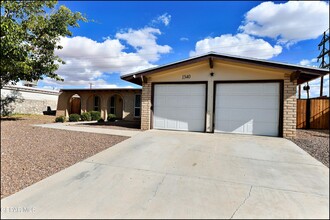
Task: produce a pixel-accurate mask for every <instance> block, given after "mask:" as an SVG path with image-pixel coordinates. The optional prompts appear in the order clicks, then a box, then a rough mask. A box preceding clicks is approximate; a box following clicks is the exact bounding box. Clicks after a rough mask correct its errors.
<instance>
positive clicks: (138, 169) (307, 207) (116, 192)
mask: <svg viewBox="0 0 330 220" xmlns="http://www.w3.org/2000/svg"><path fill="white" fill-rule="evenodd" d="M1 210H2V213H1V215H2V218H226V219H227V218H328V217H329V169H328V168H327V167H325V166H324V165H323V164H321V163H320V162H318V161H317V160H315V159H314V158H312V157H311V156H310V155H309V154H307V153H306V152H305V151H303V150H301V149H300V148H299V147H298V146H296V145H295V144H294V143H292V142H290V141H288V140H286V139H283V138H272V137H258V136H244V135H229V134H205V133H187V132H170V131H156V130H151V131H145V132H142V133H140V134H139V135H135V136H134V137H132V138H130V139H127V140H125V141H123V142H121V143H119V144H117V145H115V146H113V147H111V148H109V149H107V150H105V151H103V152H101V153H99V154H96V155H94V156H92V157H90V158H88V159H86V160H84V161H82V162H80V163H77V164H75V165H73V166H71V167H69V168H68V169H65V170H63V171H61V172H59V173H57V174H55V175H53V176H51V177H49V178H46V179H44V180H42V181H40V182H38V183H36V184H34V185H32V186H30V187H27V188H26V189H24V190H22V191H20V192H18V193H16V194H14V195H12V196H10V197H8V198H5V199H3V200H2V201H1Z"/></svg>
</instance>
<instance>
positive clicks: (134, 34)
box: [116, 27, 172, 62]
mask: <svg viewBox="0 0 330 220" xmlns="http://www.w3.org/2000/svg"><path fill="white" fill-rule="evenodd" d="M156 34H158V35H159V34H161V32H160V30H159V29H155V28H150V27H147V28H143V29H140V30H133V29H129V30H128V31H127V32H123V33H117V34H116V38H118V39H121V40H125V41H126V42H127V43H128V44H129V45H131V46H133V47H134V48H135V50H136V51H137V54H138V55H140V56H142V57H144V58H145V59H147V60H148V61H151V62H153V61H157V60H159V57H160V54H164V53H169V52H170V51H171V49H172V48H171V47H170V46H168V45H158V44H157V42H156V40H157V37H156Z"/></svg>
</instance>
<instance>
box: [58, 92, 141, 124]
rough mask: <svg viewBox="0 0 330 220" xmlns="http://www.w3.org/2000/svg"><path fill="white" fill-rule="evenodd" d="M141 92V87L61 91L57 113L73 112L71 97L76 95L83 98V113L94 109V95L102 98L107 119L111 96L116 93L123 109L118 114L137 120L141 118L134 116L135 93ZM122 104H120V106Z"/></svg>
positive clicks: (120, 107) (102, 109)
mask: <svg viewBox="0 0 330 220" xmlns="http://www.w3.org/2000/svg"><path fill="white" fill-rule="evenodd" d="M136 94H141V90H140V89H136V90H135V89H134V90H129V89H123V90H76V91H61V93H60V95H59V97H58V104H57V111H56V115H57V116H60V115H64V116H66V117H68V116H69V114H71V102H70V100H71V98H72V96H74V95H76V96H79V97H80V100H81V113H82V112H88V111H92V110H93V109H94V97H95V96H98V97H99V99H100V112H101V117H102V118H103V119H107V116H108V114H109V112H110V98H111V96H113V95H116V97H117V99H116V106H117V107H118V110H119V111H121V112H120V113H118V114H117V116H122V119H124V120H129V121H135V120H140V117H134V101H135V95H136ZM119 105H120V106H119Z"/></svg>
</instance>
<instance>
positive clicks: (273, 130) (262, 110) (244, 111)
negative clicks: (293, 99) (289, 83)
mask: <svg viewBox="0 0 330 220" xmlns="http://www.w3.org/2000/svg"><path fill="white" fill-rule="evenodd" d="M279 94H280V84H279V83H220V84H217V85H216V102H215V120H214V121H215V129H214V130H215V132H231V133H241V134H256V135H269V136H278V126H279V102H280V95H279Z"/></svg>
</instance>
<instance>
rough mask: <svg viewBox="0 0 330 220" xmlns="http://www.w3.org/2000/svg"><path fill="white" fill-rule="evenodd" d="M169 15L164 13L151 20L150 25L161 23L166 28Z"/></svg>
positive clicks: (169, 20) (169, 18)
mask: <svg viewBox="0 0 330 220" xmlns="http://www.w3.org/2000/svg"><path fill="white" fill-rule="evenodd" d="M171 17H172V16H171V15H169V14H168V13H164V14H162V15H160V16H158V17H157V18H155V19H153V20H152V23H163V24H164V25H165V26H168V25H169V24H170V22H171Z"/></svg>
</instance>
